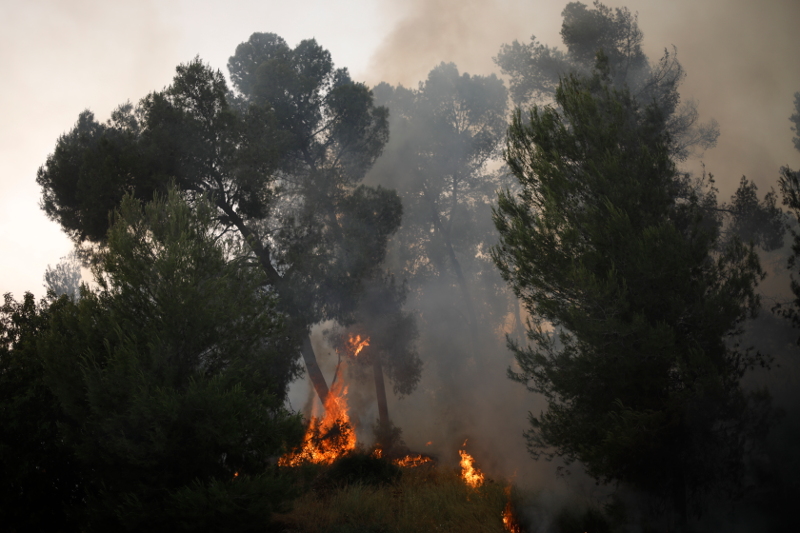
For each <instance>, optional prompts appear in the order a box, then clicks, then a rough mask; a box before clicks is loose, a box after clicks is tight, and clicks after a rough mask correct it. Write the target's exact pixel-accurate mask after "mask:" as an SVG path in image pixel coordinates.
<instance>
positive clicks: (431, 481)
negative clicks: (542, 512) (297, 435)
mask: <svg viewBox="0 0 800 533" xmlns="http://www.w3.org/2000/svg"><path fill="white" fill-rule="evenodd" d="M348 457H349V459H341V460H339V461H337V462H335V463H334V464H333V465H331V466H324V467H323V466H319V467H318V468H321V469H324V471H323V472H322V474H320V476H319V477H318V478H317V480H316V482H315V483H314V484H313V486H312V487H310V488H311V489H318V488H319V486H320V484H321V482H324V490H307V491H305V492H304V493H303V494H302V495H301V496H300V497H299V498H297V499H296V500H295V502H294V507H293V509H292V510H291V511H290V512H288V513H284V514H281V515H278V516H277V517H276V518H277V522H278V523H279V525H280V526H281V527H283V530H286V531H293V532H300V531H302V532H307V533H327V532H331V531H337V532H341V531H385V532H396V533H406V532H408V533H411V532H419V531H441V532H453V533H455V532H458V533H462V532H464V531H470V532H497V533H501V532H503V531H513V532H520V531H522V530H521V529H510V528H509V527H508V526H506V525H504V524H505V523H507V522H506V519H505V518H504V515H503V513H504V510H506V509H512V507H509V506H508V502H509V493H508V492H507V490H506V489H505V488H504V486H503V484H501V483H496V482H493V481H491V480H488V479H487V480H486V481H485V482H484V483H483V484H482V485H480V486H478V487H472V486H469V485H468V484H467V483H465V481H464V478H463V477H462V476H461V472H460V471H459V470H458V469H456V468H448V467H444V466H443V465H428V466H425V467H422V468H407V467H397V466H395V468H396V469H397V471H399V472H400V473H399V475H397V477H396V478H392V479H391V480H390V479H388V478H390V477H392V476H390V475H387V473H388V472H390V471H392V470H394V469H392V468H391V467H387V465H393V463H391V462H390V461H389V460H388V459H386V458H376V457H375V456H374V455H372V454H367V453H362V454H360V456H359V454H357V453H354V454H352V455H351V456H348ZM340 461H341V463H340ZM380 462H382V463H383V466H382V467H378V463H380ZM340 464H344V465H345V466H344V467H339V466H338V465H340ZM367 471H368V472H370V473H369V475H368V477H369V478H370V479H372V481H366V480H364V479H361V475H363V474H364V473H365V472H367ZM512 520H513V521H512V522H509V523H511V524H517V526H518V523H517V522H516V518H513V519H512Z"/></svg>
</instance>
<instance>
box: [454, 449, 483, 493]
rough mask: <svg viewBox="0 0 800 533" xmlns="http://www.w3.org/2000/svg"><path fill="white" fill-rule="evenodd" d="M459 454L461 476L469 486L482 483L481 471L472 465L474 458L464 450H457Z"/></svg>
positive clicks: (478, 485) (477, 485) (476, 485)
mask: <svg viewBox="0 0 800 533" xmlns="http://www.w3.org/2000/svg"><path fill="white" fill-rule="evenodd" d="M458 453H459V455H461V477H462V478H463V479H464V481H465V482H466V484H467V485H469V486H470V487H476V488H477V487H480V486H481V485H483V472H481V471H480V469H479V468H478V467H476V466H475V465H474V462H475V459H473V458H472V456H471V455H470V454H468V453H467V452H466V451H465V450H458Z"/></svg>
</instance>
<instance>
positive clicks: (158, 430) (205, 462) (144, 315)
mask: <svg viewBox="0 0 800 533" xmlns="http://www.w3.org/2000/svg"><path fill="white" fill-rule="evenodd" d="M213 213H214V210H213V207H212V206H211V205H210V204H209V203H208V202H207V201H206V200H205V199H203V198H199V199H197V200H196V201H195V205H194V206H193V207H190V206H189V205H188V204H187V203H186V202H185V201H183V200H181V199H180V197H179V195H178V193H177V191H176V190H174V189H173V190H170V191H169V193H168V196H166V197H160V196H156V198H155V199H154V200H153V201H152V202H151V203H148V204H147V205H145V206H142V205H141V204H140V202H139V201H137V200H135V199H134V198H133V197H132V196H126V197H125V198H123V201H122V204H121V206H120V210H119V211H118V213H117V214H116V216H115V221H114V224H113V226H112V227H111V229H110V230H109V234H108V240H107V248H106V249H105V250H104V251H103V252H102V255H101V256H100V260H99V263H98V265H97V266H96V267H95V277H96V281H97V282H98V284H99V286H100V290H99V291H97V292H90V291H88V290H84V292H83V295H82V297H81V298H80V299H79V300H78V301H76V302H73V301H71V300H68V299H65V298H62V299H61V300H59V301H58V302H57V305H56V304H54V306H53V309H51V319H50V326H49V329H48V330H47V332H46V333H45V334H43V335H42V338H41V340H40V343H39V350H40V352H41V353H42V354H43V357H44V360H45V366H46V368H47V379H48V382H49V384H50V386H51V388H52V390H53V391H54V392H55V394H56V396H57V397H58V399H59V401H60V403H61V405H62V407H63V410H64V413H65V414H66V417H67V419H68V420H67V422H66V423H65V425H64V430H65V432H66V433H65V434H66V438H67V439H68V442H69V443H70V444H71V446H72V447H73V448H74V449H75V451H76V453H77V456H78V457H79V459H80V460H81V461H82V462H83V463H84V464H86V465H90V467H91V468H90V474H89V476H88V480H87V490H86V492H87V502H88V505H89V525H90V527H91V528H93V529H96V530H108V529H119V528H125V529H129V530H140V529H153V528H156V529H163V528H166V527H167V526H169V528H170V529H171V528H175V527H178V524H182V523H184V522H186V521H187V518H186V516H183V515H182V514H181V513H184V514H186V515H191V514H193V513H194V512H195V511H196V510H198V509H200V508H202V506H203V505H206V504H207V505H211V504H214V505H216V504H219V507H216V508H214V516H215V518H214V520H212V522H213V523H219V522H220V521H224V520H225V519H226V518H224V517H226V516H227V519H229V520H232V521H234V522H235V521H236V516H237V515H241V518H242V520H244V519H245V518H247V517H249V518H247V519H248V520H250V521H251V522H252V521H256V522H259V521H260V523H261V524H262V525H263V524H264V523H266V522H267V521H268V520H269V513H270V509H272V508H273V507H274V505H276V504H277V503H278V502H279V501H280V500H281V499H283V496H281V495H282V493H283V490H282V489H276V488H275V487H276V486H277V485H276V484H278V485H280V483H279V481H278V480H274V479H271V478H270V477H269V475H268V472H269V462H270V458H271V457H274V456H275V455H277V454H279V453H281V452H282V451H283V450H285V449H286V448H287V447H288V446H291V445H294V444H295V443H296V442H298V441H299V439H300V438H301V436H302V427H301V423H300V419H299V417H297V416H295V415H292V414H291V413H289V412H287V411H286V410H285V409H284V407H283V400H284V398H285V395H286V387H287V385H288V383H289V381H290V380H291V379H293V378H294V377H296V375H297V373H298V367H297V365H296V363H295V362H294V355H293V354H294V353H296V350H297V347H296V346H295V345H294V344H293V343H291V342H290V341H289V340H288V338H289V337H288V335H287V332H286V328H285V325H284V321H283V318H282V316H281V315H280V314H279V313H278V312H277V311H276V304H275V297H274V295H273V294H272V293H270V291H268V290H265V289H264V288H263V284H264V277H263V275H261V274H260V273H259V271H258V270H253V268H252V267H251V266H250V265H249V264H248V263H247V261H246V260H245V258H244V257H243V255H242V252H241V250H240V249H239V248H238V247H237V246H235V245H234V244H232V243H227V242H226V241H225V239H224V238H223V236H222V235H221V234H220V233H219V232H218V231H215V230H217V228H216V223H215V222H214V218H213ZM234 478H236V479H235V480H234ZM232 480H233V481H232ZM262 489H263V491H264V492H261V493H257V491H258V490H262ZM254 491H255V492H254ZM279 496H280V497H279ZM265 499H266V500H265ZM203 502H205V503H203ZM226 502H227V503H226ZM243 509H244V510H243ZM208 512H211V511H208ZM254 516H255V517H256V518H253V517H254ZM197 519H198V516H193V517H192V520H194V523H195V524H198V523H199V522H197ZM180 527H183V526H180ZM204 527H205V526H204ZM248 527H249V528H250V529H252V528H253V526H252V524H251V525H250V526H248Z"/></svg>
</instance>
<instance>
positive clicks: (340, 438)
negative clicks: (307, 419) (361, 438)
mask: <svg viewBox="0 0 800 533" xmlns="http://www.w3.org/2000/svg"><path fill="white" fill-rule="evenodd" d="M346 396H347V387H342V385H341V381H339V383H335V384H334V386H333V387H331V390H330V391H329V392H328V398H327V399H326V400H325V416H324V417H322V418H317V417H311V423H309V425H308V429H307V430H306V434H305V436H304V437H303V444H302V445H301V446H300V448H299V449H298V450H297V451H295V452H291V453H288V454H286V455H284V456H283V457H281V458H280V459H279V460H278V465H280V466H298V465H300V464H303V463H315V464H331V463H332V462H334V461H335V460H336V459H338V458H339V457H342V456H343V455H345V454H347V453H349V452H351V451H352V450H354V449H355V447H356V432H355V430H354V429H353V425H352V424H351V423H350V416H349V415H348V414H347V400H346Z"/></svg>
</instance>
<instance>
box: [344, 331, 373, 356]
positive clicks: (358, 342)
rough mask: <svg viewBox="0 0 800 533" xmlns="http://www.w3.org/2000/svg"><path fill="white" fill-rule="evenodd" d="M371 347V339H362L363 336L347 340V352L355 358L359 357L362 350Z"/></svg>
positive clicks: (351, 337)
mask: <svg viewBox="0 0 800 533" xmlns="http://www.w3.org/2000/svg"><path fill="white" fill-rule="evenodd" d="M367 346H369V337H364V338H363V339H362V338H361V335H356V336H353V335H352V334H351V335H350V338H348V339H347V351H348V352H350V353H351V354H353V357H358V354H360V353H361V350H363V349H364V348H366V347H367Z"/></svg>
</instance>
